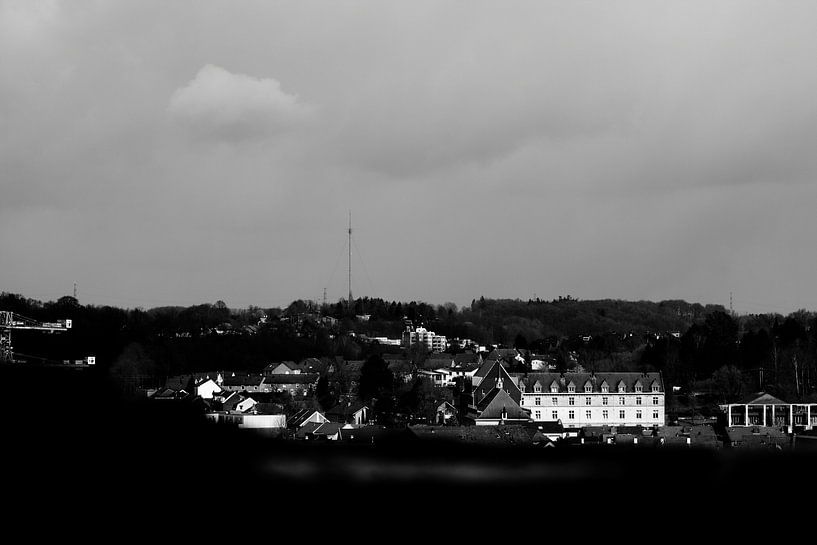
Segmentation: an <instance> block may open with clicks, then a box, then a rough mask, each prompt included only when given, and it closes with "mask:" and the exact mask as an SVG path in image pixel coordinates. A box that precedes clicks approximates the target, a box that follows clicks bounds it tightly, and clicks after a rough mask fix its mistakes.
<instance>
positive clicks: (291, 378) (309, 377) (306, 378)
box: [265, 373, 320, 384]
mask: <svg viewBox="0 0 817 545" xmlns="http://www.w3.org/2000/svg"><path fill="white" fill-rule="evenodd" d="M319 378H320V375H318V374H317V373H298V374H297V375H270V376H268V377H266V381H265V382H266V383H267V384H312V383H315V382H318V379H319Z"/></svg>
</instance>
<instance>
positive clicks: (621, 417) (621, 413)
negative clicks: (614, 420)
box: [618, 411, 624, 420]
mask: <svg viewBox="0 0 817 545" xmlns="http://www.w3.org/2000/svg"><path fill="white" fill-rule="evenodd" d="M618 417H619V418H620V419H622V420H624V411H618Z"/></svg>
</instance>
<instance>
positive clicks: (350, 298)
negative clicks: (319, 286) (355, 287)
mask: <svg viewBox="0 0 817 545" xmlns="http://www.w3.org/2000/svg"><path fill="white" fill-rule="evenodd" d="M349 312H350V313H351V312H352V211H351V210H349Z"/></svg>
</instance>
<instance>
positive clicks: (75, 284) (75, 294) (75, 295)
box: [74, 282, 77, 299]
mask: <svg viewBox="0 0 817 545" xmlns="http://www.w3.org/2000/svg"><path fill="white" fill-rule="evenodd" d="M76 298H77V283H76V282H74V299H76Z"/></svg>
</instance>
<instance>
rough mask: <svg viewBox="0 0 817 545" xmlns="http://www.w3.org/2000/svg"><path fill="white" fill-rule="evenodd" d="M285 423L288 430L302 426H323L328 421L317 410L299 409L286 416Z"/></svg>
mask: <svg viewBox="0 0 817 545" xmlns="http://www.w3.org/2000/svg"><path fill="white" fill-rule="evenodd" d="M287 422H288V426H289V427H290V428H295V429H297V428H300V427H302V426H303V425H304V424H307V423H314V424H325V423H326V422H329V419H328V418H326V416H324V414H323V413H321V412H320V411H318V410H317V409H299V410H297V411H295V412H294V413H291V414H289V415H287Z"/></svg>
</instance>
